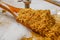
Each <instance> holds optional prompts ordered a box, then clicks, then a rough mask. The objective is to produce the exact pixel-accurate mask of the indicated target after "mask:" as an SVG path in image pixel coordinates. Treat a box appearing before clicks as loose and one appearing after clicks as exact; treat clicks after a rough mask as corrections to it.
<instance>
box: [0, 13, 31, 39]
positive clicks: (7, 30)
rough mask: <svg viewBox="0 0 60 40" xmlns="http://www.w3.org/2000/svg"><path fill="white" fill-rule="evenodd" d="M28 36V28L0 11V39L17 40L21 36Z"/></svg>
mask: <svg viewBox="0 0 60 40" xmlns="http://www.w3.org/2000/svg"><path fill="white" fill-rule="evenodd" d="M24 36H26V37H29V36H30V32H29V30H28V29H27V28H26V27H24V26H23V25H21V24H18V23H17V22H16V20H15V19H14V18H13V17H12V16H9V15H5V14H1V13H0V40H18V39H20V38H21V37H24Z"/></svg>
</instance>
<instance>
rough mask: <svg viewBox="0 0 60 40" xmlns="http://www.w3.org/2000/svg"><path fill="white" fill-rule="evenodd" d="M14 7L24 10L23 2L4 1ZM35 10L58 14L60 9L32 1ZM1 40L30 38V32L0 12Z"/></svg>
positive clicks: (45, 3) (40, 1)
mask: <svg viewBox="0 0 60 40" xmlns="http://www.w3.org/2000/svg"><path fill="white" fill-rule="evenodd" d="M2 1H4V2H6V3H8V4H10V5H12V6H15V7H19V8H24V3H23V2H17V0H2ZM30 7H31V8H33V9H49V10H51V12H52V14H56V10H57V11H58V10H60V7H58V6H55V5H53V4H51V3H48V2H45V1H42V0H38V1H37V0H32V3H31V5H30ZM0 22H2V24H1V23H0V40H18V39H19V38H21V37H23V36H24V35H26V36H28V35H29V34H30V32H29V31H28V29H27V28H25V27H24V26H22V25H21V24H18V23H17V22H16V21H15V19H14V18H13V17H10V16H9V15H8V16H6V15H4V14H1V12H0Z"/></svg>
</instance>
